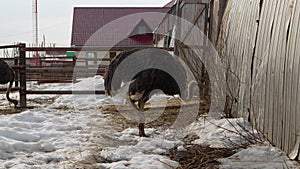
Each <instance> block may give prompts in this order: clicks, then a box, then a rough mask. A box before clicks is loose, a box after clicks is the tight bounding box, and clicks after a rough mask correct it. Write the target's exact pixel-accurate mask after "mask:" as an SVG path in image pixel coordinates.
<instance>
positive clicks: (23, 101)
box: [19, 43, 27, 108]
mask: <svg viewBox="0 0 300 169" xmlns="http://www.w3.org/2000/svg"><path fill="white" fill-rule="evenodd" d="M25 49H26V44H25V43H21V44H20V48H19V51H20V62H19V64H20V66H23V70H20V71H19V74H20V87H21V90H20V107H21V108H26V106H27V105H26V51H25Z"/></svg>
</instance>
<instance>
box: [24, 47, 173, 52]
mask: <svg viewBox="0 0 300 169" xmlns="http://www.w3.org/2000/svg"><path fill="white" fill-rule="evenodd" d="M145 48H151V46H132V47H55V48H52V47H47V48H44V47H28V48H25V50H26V51H31V52H33V51H123V50H128V49H145ZM160 49H163V50H168V51H173V50H174V49H173V48H165V47H162V48H160Z"/></svg>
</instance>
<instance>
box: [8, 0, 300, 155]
mask: <svg viewBox="0 0 300 169" xmlns="http://www.w3.org/2000/svg"><path fill="white" fill-rule="evenodd" d="M221 2H225V0H224V1H222V0H214V1H208V0H207V1H206V0H200V1H196V0H182V1H181V3H179V4H177V5H176V6H174V7H173V8H172V9H171V11H170V12H169V14H172V15H176V16H178V17H182V18H184V19H186V20H188V21H189V22H190V23H192V24H193V25H194V26H196V27H198V28H200V29H201V30H203V31H204V32H205V35H207V36H208V37H209V39H210V40H212V42H213V44H214V45H215V46H216V49H217V51H218V54H219V55H220V58H221V59H222V62H223V63H224V65H225V68H226V69H225V71H226V80H225V81H224V86H226V88H227V93H226V96H227V97H226V103H227V105H229V106H228V110H230V112H231V113H232V115H233V116H235V117H244V118H245V119H249V120H250V121H251V122H252V124H253V126H254V127H255V128H257V129H259V130H260V131H261V132H262V133H263V134H264V135H265V136H266V138H267V139H268V140H269V141H270V142H271V143H272V144H273V145H275V146H277V147H278V148H281V149H282V150H283V151H285V152H286V153H287V154H289V156H290V158H292V159H295V158H297V157H299V156H298V151H299V145H300V136H299V134H300V133H299V132H300V131H299V128H300V126H299V123H298V121H300V115H299V112H298V111H299V110H300V104H299V100H300V95H299V93H300V92H299V89H300V76H299V73H300V71H299V67H300V66H299V64H300V48H299V45H298V46H297V44H299V43H300V38H299V36H300V31H299V30H300V29H299V23H300V1H295V0H283V1H274V0H251V1H250V0H226V5H224V3H222V5H223V6H222V7H221V8H220V9H218V10H216V11H215V9H217V7H216V5H218V4H221ZM209 4H210V5H209ZM209 6H210V7H209ZM209 9H210V10H209ZM220 11H222V12H221V13H222V15H220ZM223 11H224V12H223ZM208 20H209V21H210V23H209V22H208ZM208 24H209V25H208ZM215 24H216V25H215ZM177 26H178V23H176V20H174V19H172V18H169V17H166V18H164V20H163V22H162V23H161V24H160V25H159V26H158V28H157V29H156V30H155V32H154V34H155V39H154V40H155V44H156V46H157V47H161V48H167V49H169V48H174V52H175V53H176V54H178V55H179V56H180V57H181V58H182V59H183V60H185V59H187V57H194V56H196V55H197V53H193V51H192V50H191V48H188V47H187V46H186V45H184V43H180V42H178V41H176V40H174V39H172V38H171V37H174V36H175V34H183V36H185V35H184V33H185V32H183V31H181V32H180V29H178V27H177ZM214 26H216V27H214ZM176 27H177V28H176ZM175 28H176V29H175ZM186 30H189V29H186ZM182 32H183V33H182ZM162 35H163V36H162ZM187 36H188V35H186V37H187ZM207 43H208V42H207V41H206V40H204V41H202V44H200V45H199V46H194V48H203V49H204V48H206V47H207V45H206V44H207ZM6 47H14V48H15V47H16V48H19V51H20V60H19V61H18V66H16V67H15V68H16V70H17V72H19V79H20V85H19V86H18V87H16V88H15V90H19V91H20V98H21V107H26V94H73V91H31V90H26V80H27V79H26V78H27V77H26V72H28V71H30V68H26V66H25V65H26V63H25V62H26V60H25V58H26V51H37V50H43V51H45V50H61V51H81V50H91V51H93V50H107V49H104V48H94V49H93V48H90V49H84V48H76V47H74V48H55V49H51V48H48V49H45V48H26V47H25V46H24V44H21V45H20V46H18V45H17V46H6ZM121 50H124V48H123V49H120V48H116V49H113V50H112V51H111V52H110V54H111V56H112V57H113V56H115V55H116V52H115V51H121ZM202 54H204V56H206V57H209V55H210V54H211V53H202ZM198 64H199V62H198V61H195V62H192V63H191V64H190V65H189V66H191V69H192V70H193V73H196V74H198V75H197V76H196V77H197V78H198V79H197V81H198V84H199V85H200V86H201V85H202V86H203V87H207V86H209V85H210V84H209V81H208V80H207V77H205V76H206V70H205V67H204V66H203V65H202V66H198ZM71 70H72V71H73V69H71ZM203 77H204V78H203ZM208 78H209V77H208ZM203 92H206V93H209V92H210V90H209V88H208V89H207V90H206V91H205V90H203ZM87 93H92V94H94V93H96V94H104V91H82V92H78V93H77V92H76V94H87Z"/></svg>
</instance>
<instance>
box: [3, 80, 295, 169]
mask: <svg viewBox="0 0 300 169" xmlns="http://www.w3.org/2000/svg"><path fill="white" fill-rule="evenodd" d="M28 88H31V89H38V90H43V89H44V90H50V89H51V90H69V89H72V90H81V89H85V90H101V89H103V79H102V77H100V76H96V77H93V78H86V79H82V81H81V82H79V83H76V84H74V85H73V84H44V85H35V84H34V83H30V84H28ZM1 97H3V98H1V99H0V103H1V106H3V105H5V104H7V101H6V100H4V96H1ZM12 97H13V98H17V97H18V94H17V93H15V94H12ZM53 97H54V98H56V99H55V101H54V102H53V103H52V102H51V103H50V102H49V103H48V102H46V103H43V104H37V103H34V105H35V108H34V109H29V110H26V111H23V112H22V113H19V114H12V115H0V168H20V169H23V168H45V169H46V168H80V167H81V168H100V169H105V168H112V169H116V168H118V169H121V168H124V169H127V168H149V169H150V168H151V169H152V168H158V169H160V168H161V169H165V168H175V167H177V166H179V164H178V162H176V161H172V160H170V159H169V158H168V157H166V156H163V155H160V154H163V153H166V152H167V151H168V150H169V149H170V148H173V147H178V149H180V150H184V148H183V146H182V145H183V142H182V139H183V138H184V137H185V136H186V135H187V134H195V135H198V136H199V139H197V140H195V141H194V143H195V144H201V145H209V146H210V147H232V146H234V145H236V144H242V143H245V142H247V139H246V138H250V139H253V138H251V137H258V138H259V134H258V133H257V132H256V131H253V130H252V129H251V127H250V126H249V124H248V123H247V122H245V121H243V119H219V120H212V119H210V120H207V119H206V118H199V119H198V120H197V121H195V122H194V123H192V124H191V125H189V126H188V127H187V128H185V129H182V131H175V130H173V129H167V130H166V131H164V130H160V129H152V128H147V129H146V133H147V134H149V135H150V137H149V138H140V137H138V130H137V129H136V128H134V129H132V128H128V129H126V130H124V131H122V132H117V131H115V130H114V129H112V127H111V126H110V125H109V124H108V123H107V121H106V116H107V115H105V114H104V113H102V112H101V111H100V109H99V107H101V106H102V105H103V104H104V103H112V101H111V99H110V98H107V97H105V96H103V95H61V96H58V95H51V96H49V95H48V96H47V95H29V96H28V98H29V99H31V100H35V101H39V100H47V99H51V98H53ZM1 108H2V107H1ZM241 126H243V128H244V129H242V128H241ZM245 129H246V130H248V131H252V133H253V134H251V135H249V132H245ZM241 135H243V136H244V137H242V136H241ZM103 159H106V160H107V161H109V163H104V161H103ZM219 161H220V162H222V165H221V166H220V168H245V169H246V168H297V166H296V165H295V164H294V163H292V162H291V161H290V160H289V159H288V158H287V157H286V156H285V155H284V153H282V152H281V151H280V150H278V149H276V148H274V147H270V146H268V145H265V144H264V145H253V146H249V147H248V148H246V149H241V150H240V151H238V152H237V153H236V154H234V155H233V156H231V157H229V158H225V159H220V160H219Z"/></svg>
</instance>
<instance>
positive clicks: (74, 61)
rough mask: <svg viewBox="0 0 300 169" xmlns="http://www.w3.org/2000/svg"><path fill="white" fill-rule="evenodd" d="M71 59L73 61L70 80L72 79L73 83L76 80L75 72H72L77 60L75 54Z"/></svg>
mask: <svg viewBox="0 0 300 169" xmlns="http://www.w3.org/2000/svg"><path fill="white" fill-rule="evenodd" d="M72 61H73V73H72V80H73V83H75V82H76V80H77V78H76V73H74V71H75V66H76V61H77V57H76V55H75V56H73V58H72Z"/></svg>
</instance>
